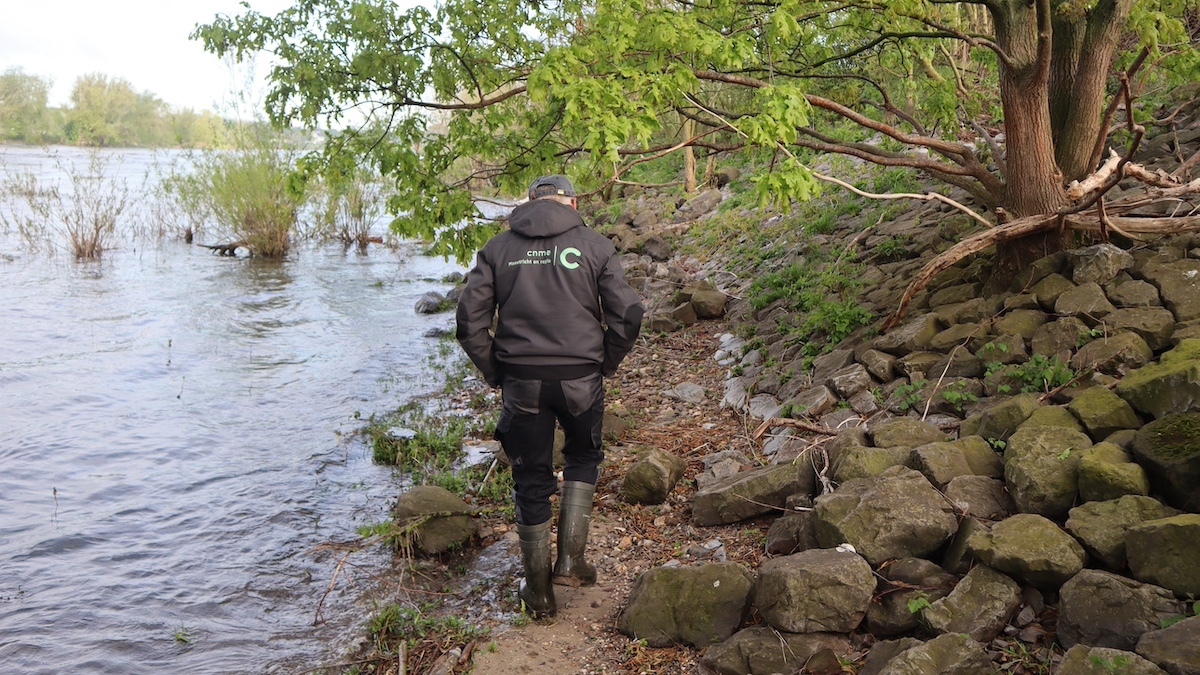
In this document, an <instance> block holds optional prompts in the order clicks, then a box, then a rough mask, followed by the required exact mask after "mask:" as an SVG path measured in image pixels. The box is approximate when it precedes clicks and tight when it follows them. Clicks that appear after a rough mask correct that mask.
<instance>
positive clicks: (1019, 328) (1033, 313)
mask: <svg viewBox="0 0 1200 675" xmlns="http://www.w3.org/2000/svg"><path fill="white" fill-rule="evenodd" d="M1049 320H1050V317H1049V316H1047V315H1046V313H1045V312H1042V311H1039V310H1036V309H1014V310H1012V311H1011V312H1009V313H1008V314H1005V315H1004V316H1002V317H1000V318H999V319H997V320H996V323H994V324H992V332H993V333H995V334H997V335H1016V336H1018V337H1020V338H1021V339H1023V340H1028V339H1030V338H1032V337H1033V334H1034V333H1036V332H1037V329H1038V328H1039V327H1041V325H1042V324H1044V323H1046V322H1047V321H1049Z"/></svg>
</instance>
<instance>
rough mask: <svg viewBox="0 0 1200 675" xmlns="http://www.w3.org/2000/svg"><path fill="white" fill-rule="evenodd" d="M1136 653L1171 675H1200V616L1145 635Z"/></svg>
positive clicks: (1138, 644)
mask: <svg viewBox="0 0 1200 675" xmlns="http://www.w3.org/2000/svg"><path fill="white" fill-rule="evenodd" d="M1136 651H1137V653H1138V654H1139V655H1141V656H1144V657H1146V658H1147V659H1149V660H1151V661H1153V662H1154V663H1155V664H1157V665H1158V666H1159V667H1161V668H1163V669H1164V670H1166V671H1167V672H1168V673H1171V675H1196V673H1200V616H1193V617H1191V618H1189V619H1184V620H1183V621H1180V622H1178V623H1176V624H1173V625H1171V626H1168V627H1166V628H1163V629H1161V630H1155V631H1150V632H1149V633H1146V634H1145V635H1143V636H1142V639H1141V640H1138V643H1137V650H1136Z"/></svg>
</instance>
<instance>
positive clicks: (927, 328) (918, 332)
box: [873, 314, 942, 356]
mask: <svg viewBox="0 0 1200 675" xmlns="http://www.w3.org/2000/svg"><path fill="white" fill-rule="evenodd" d="M941 331H942V326H941V324H940V323H939V322H938V318H937V316H936V315H934V314H926V315H924V316H919V317H916V318H914V319H912V320H910V321H909V322H907V323H905V324H904V325H902V326H900V327H899V328H896V329H894V330H892V331H891V332H890V333H888V334H887V335H883V336H881V337H879V338H876V340H875V343H874V345H873V346H874V347H875V349H878V350H879V351H881V352H887V353H888V354H891V355H893V356H904V355H905V354H908V353H909V352H915V351H921V350H924V349H926V348H928V347H929V343H930V342H932V341H933V336H935V335H937V334H938V333H940V332H941Z"/></svg>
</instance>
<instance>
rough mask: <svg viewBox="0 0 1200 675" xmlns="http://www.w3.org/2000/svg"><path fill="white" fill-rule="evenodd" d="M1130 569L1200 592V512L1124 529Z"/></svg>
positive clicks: (1139, 576) (1184, 590)
mask: <svg viewBox="0 0 1200 675" xmlns="http://www.w3.org/2000/svg"><path fill="white" fill-rule="evenodd" d="M1125 551H1126V555H1127V556H1128V557H1129V570H1130V572H1131V573H1132V574H1133V577H1134V578H1135V579H1138V580H1139V581H1145V582H1147V583H1151V584H1157V585H1159V586H1162V587H1163V588H1168V589H1170V590H1172V591H1174V592H1175V593H1176V594H1177V595H1179V596H1184V595H1192V596H1196V595H1200V514H1198V513H1184V514H1180V515H1177V516H1170V517H1168V518H1159V519H1158V520H1148V521H1146V522H1144V523H1142V524H1140V525H1135V526H1133V527H1131V528H1129V529H1128V530H1127V531H1126V532H1125Z"/></svg>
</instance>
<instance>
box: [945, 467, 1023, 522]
mask: <svg viewBox="0 0 1200 675" xmlns="http://www.w3.org/2000/svg"><path fill="white" fill-rule="evenodd" d="M945 494H946V499H949V500H950V502H951V503H953V504H954V505H955V506H956V507H958V508H959V509H961V510H962V511H963V512H965V513H966V514H968V515H971V516H974V517H976V518H986V519H989V520H1003V519H1004V518H1007V517H1008V516H1009V515H1011V514H1012V513H1013V512H1014V511H1016V509H1017V507H1016V506H1015V505H1014V504H1013V500H1012V497H1011V496H1009V494H1008V489H1007V488H1005V487H1004V481H1001V480H996V479H995V478H988V477H986V476H959V477H958V478H955V479H954V480H952V481H950V482H949V483H947V484H946V489H945Z"/></svg>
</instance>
